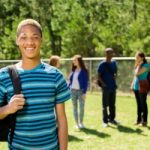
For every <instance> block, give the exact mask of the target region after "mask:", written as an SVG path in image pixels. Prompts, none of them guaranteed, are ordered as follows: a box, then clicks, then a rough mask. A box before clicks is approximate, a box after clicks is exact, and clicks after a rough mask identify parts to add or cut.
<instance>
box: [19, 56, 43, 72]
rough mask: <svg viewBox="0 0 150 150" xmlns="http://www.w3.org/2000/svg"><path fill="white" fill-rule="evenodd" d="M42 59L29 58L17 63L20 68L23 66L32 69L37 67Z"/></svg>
mask: <svg viewBox="0 0 150 150" xmlns="http://www.w3.org/2000/svg"><path fill="white" fill-rule="evenodd" d="M40 62H41V61H40V59H39V60H28V61H24V60H22V61H20V62H19V63H18V64H17V65H18V66H19V67H20V68H23V69H25V70H31V69H33V68H35V67H36V66H37V65H38V64H40Z"/></svg>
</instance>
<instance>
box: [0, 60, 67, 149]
mask: <svg viewBox="0 0 150 150" xmlns="http://www.w3.org/2000/svg"><path fill="white" fill-rule="evenodd" d="M17 71H18V72H19V76H20V80H21V85H22V93H23V95H24V97H25V105H24V108H23V109H22V110H20V111H18V113H17V118H16V126H15V132H14V138H13V142H12V145H10V144H9V148H12V149H13V150H57V149H59V144H58V135H57V121H56V120H57V119H56V115H55V105H56V104H59V103H63V102H65V101H66V100H68V99H70V91H69V88H68V86H67V83H66V81H65V79H64V77H63V75H62V73H61V72H60V71H59V70H58V69H56V68H55V67H52V66H50V65H48V64H46V63H40V64H39V65H38V66H37V67H35V68H34V69H32V70H23V69H21V68H19V69H17ZM13 92H14V91H13V86H12V82H11V80H10V78H9V74H8V70H7V67H5V68H2V69H1V70H0V106H2V103H3V98H4V94H5V93H7V99H8V102H9V101H10V98H11V97H12V96H13Z"/></svg>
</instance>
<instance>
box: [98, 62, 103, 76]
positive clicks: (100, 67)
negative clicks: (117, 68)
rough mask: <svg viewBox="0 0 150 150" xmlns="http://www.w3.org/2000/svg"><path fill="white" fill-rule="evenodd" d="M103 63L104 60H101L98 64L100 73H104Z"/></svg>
mask: <svg viewBox="0 0 150 150" xmlns="http://www.w3.org/2000/svg"><path fill="white" fill-rule="evenodd" d="M103 63H104V62H100V64H99V66H98V69H97V73H99V74H102V73H103V70H104V67H103Z"/></svg>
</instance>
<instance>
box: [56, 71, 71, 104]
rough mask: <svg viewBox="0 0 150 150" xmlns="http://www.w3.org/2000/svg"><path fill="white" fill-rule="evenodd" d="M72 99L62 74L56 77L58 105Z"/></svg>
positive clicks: (59, 73)
mask: <svg viewBox="0 0 150 150" xmlns="http://www.w3.org/2000/svg"><path fill="white" fill-rule="evenodd" d="M69 99H70V89H69V87H68V85H67V82H66V80H65V78H64V76H63V75H62V73H61V72H59V71H58V72H57V75H56V104H59V103H63V102H65V101H67V100H69Z"/></svg>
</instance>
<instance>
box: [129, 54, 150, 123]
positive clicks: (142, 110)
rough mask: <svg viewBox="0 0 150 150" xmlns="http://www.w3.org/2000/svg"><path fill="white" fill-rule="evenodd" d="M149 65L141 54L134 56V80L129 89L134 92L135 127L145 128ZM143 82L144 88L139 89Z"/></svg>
mask: <svg viewBox="0 0 150 150" xmlns="http://www.w3.org/2000/svg"><path fill="white" fill-rule="evenodd" d="M149 67H150V66H149V64H148V63H147V60H146V58H145V54H144V53H143V52H137V53H136V55H135V66H134V78H133V81H132V84H131V89H132V90H133V92H134V95H135V99H136V104H137V120H136V123H135V125H140V126H147V118H148V107H147V93H148V91H149V83H148V80H147V75H148V72H149V71H150V70H149ZM141 81H144V85H143V86H144V88H143V89H141V88H140V82H141Z"/></svg>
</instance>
